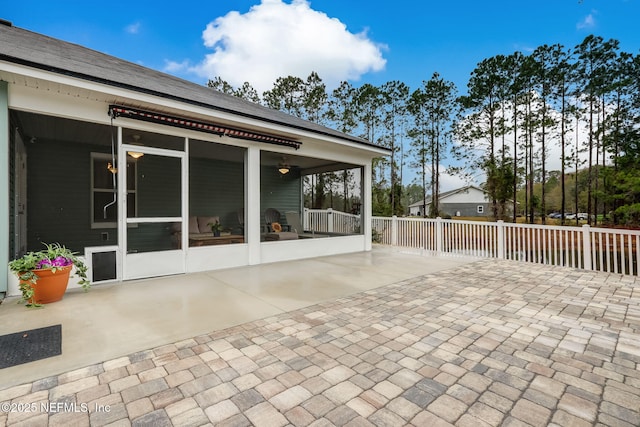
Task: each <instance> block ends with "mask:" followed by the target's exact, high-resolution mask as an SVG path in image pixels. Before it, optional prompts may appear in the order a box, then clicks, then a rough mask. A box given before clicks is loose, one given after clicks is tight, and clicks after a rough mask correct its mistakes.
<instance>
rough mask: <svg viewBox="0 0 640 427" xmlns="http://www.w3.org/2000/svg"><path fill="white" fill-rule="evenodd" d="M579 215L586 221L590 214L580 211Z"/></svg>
mask: <svg viewBox="0 0 640 427" xmlns="http://www.w3.org/2000/svg"><path fill="white" fill-rule="evenodd" d="M577 217H578V219H581V220H584V221H586V220H588V219H589V215H588V214H587V213H586V212H578V214H577Z"/></svg>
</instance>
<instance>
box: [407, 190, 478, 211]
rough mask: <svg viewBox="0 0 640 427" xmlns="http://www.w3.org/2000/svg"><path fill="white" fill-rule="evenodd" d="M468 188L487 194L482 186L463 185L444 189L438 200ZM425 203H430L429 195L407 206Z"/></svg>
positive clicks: (418, 205) (412, 206)
mask: <svg viewBox="0 0 640 427" xmlns="http://www.w3.org/2000/svg"><path fill="white" fill-rule="evenodd" d="M470 188H473V189H475V190H478V191H482V192H483V193H484V194H489V193H487V192H486V191H485V190H483V189H482V188H480V187H478V186H475V185H466V186H464V187H460V188H456V189H455V190H449V191H445V192H443V193H440V197H439V200H440V201H442V200H444V199H446V198H447V197H451V196H453V195H454V194H458V193H463V192H466V191H467V190H469V189H470ZM425 204H427V205H429V204H431V197H427V199H426V200H420V201H419V202H415V203H412V204H410V205H409V207H410V208H415V207H421V206H423V205H425Z"/></svg>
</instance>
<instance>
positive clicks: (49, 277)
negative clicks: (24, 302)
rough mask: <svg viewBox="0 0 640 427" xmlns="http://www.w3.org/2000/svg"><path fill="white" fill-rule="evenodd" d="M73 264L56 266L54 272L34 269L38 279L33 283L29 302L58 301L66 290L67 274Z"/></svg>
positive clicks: (45, 302) (44, 302) (46, 302)
mask: <svg viewBox="0 0 640 427" xmlns="http://www.w3.org/2000/svg"><path fill="white" fill-rule="evenodd" d="M72 267H73V265H69V266H67V267H60V268H57V269H56V271H55V273H54V272H53V270H50V269H42V270H34V271H33V272H34V273H35V274H36V276H38V281H37V282H36V284H35V285H33V298H32V299H31V301H28V302H29V303H30V304H33V303H35V304H49V303H51V302H56V301H60V300H61V299H62V297H63V296H64V293H65V292H66V291H67V285H68V284H69V275H70V274H71V268H72Z"/></svg>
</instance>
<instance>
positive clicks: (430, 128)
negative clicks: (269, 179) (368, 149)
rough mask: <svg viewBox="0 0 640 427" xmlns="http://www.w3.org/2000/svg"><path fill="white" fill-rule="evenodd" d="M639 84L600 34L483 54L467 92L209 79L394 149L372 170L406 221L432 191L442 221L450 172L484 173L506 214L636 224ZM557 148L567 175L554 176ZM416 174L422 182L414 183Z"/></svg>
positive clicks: (387, 204) (376, 207) (379, 200)
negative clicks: (409, 177) (443, 183)
mask: <svg viewBox="0 0 640 427" xmlns="http://www.w3.org/2000/svg"><path fill="white" fill-rule="evenodd" d="M639 85H640V56H639V55H638V54H631V53H627V52H623V51H621V50H620V46H619V42H618V41H617V40H613V39H611V40H604V39H603V38H602V37H598V36H594V35H590V36H587V37H586V38H585V39H584V40H583V41H582V42H581V43H580V44H578V45H577V46H575V47H573V48H566V47H564V46H562V45H560V44H555V45H543V46H539V47H538V48H536V49H535V50H533V51H532V52H531V53H529V54H524V53H522V52H514V53H512V54H510V55H496V56H493V57H491V58H487V59H484V60H483V61H481V62H480V63H478V64H477V66H476V68H475V69H474V70H473V71H472V72H471V74H470V77H469V80H468V83H467V87H466V92H465V93H464V94H460V92H459V89H458V88H457V87H456V86H455V84H453V83H452V82H451V81H447V80H446V79H444V78H443V77H442V76H440V74H439V73H437V72H436V73H434V74H433V75H432V76H431V77H430V78H429V79H428V80H424V81H423V82H422V85H421V86H420V87H418V88H416V89H413V90H412V89H411V88H409V86H408V85H406V84H405V83H403V82H401V81H397V80H394V81H389V82H387V83H384V84H382V85H380V86H374V85H371V84H368V83H365V84H363V85H361V86H360V87H354V86H353V85H352V84H351V83H349V82H346V81H344V82H342V83H341V84H340V85H339V86H338V87H337V88H336V89H334V90H332V91H331V92H328V91H327V89H326V85H325V84H324V83H323V82H322V79H321V78H320V76H319V75H318V74H317V73H316V72H312V73H311V74H310V75H309V76H308V77H307V78H306V80H305V79H302V78H300V77H295V76H288V77H280V78H278V79H277V80H276V81H275V82H274V85H273V88H272V89H270V90H267V91H265V92H264V93H263V94H262V95H259V94H258V92H257V91H256V90H255V89H254V88H253V87H252V86H251V84H250V83H248V82H247V83H244V84H243V85H242V86H240V87H238V88H235V87H233V86H231V85H230V84H228V83H227V82H225V81H224V80H222V79H221V78H219V77H217V78H215V79H214V80H210V81H209V83H208V86H210V87H212V88H214V89H217V90H219V91H221V92H224V93H228V94H231V95H234V96H238V97H240V98H243V99H246V100H249V101H252V102H256V103H260V104H262V105H265V106H267V107H269V108H273V109H277V110H281V111H284V112H287V113H289V114H292V115H294V116H297V117H300V118H303V119H307V120H310V121H313V122H316V123H319V124H322V125H326V126H329V127H332V128H334V129H336V130H339V131H341V132H345V133H348V134H351V135H355V136H359V137H362V138H364V139H366V140H368V141H370V142H372V143H374V144H378V145H382V146H385V147H387V148H389V149H390V150H391V156H390V157H389V158H380V159H376V160H374V164H373V168H372V174H373V177H372V178H373V180H372V182H373V184H374V185H373V189H372V191H373V211H374V214H376V215H404V214H405V213H406V206H407V204H408V203H411V202H416V201H417V200H427V199H428V197H429V196H430V197H431V200H432V201H433V202H432V203H430V210H429V211H428V212H427V211H426V209H424V207H423V209H422V210H421V212H424V214H425V215H426V216H432V217H433V216H437V215H439V214H440V209H439V194H440V177H441V175H442V174H443V173H444V172H445V171H446V172H447V173H449V174H457V175H459V176H462V177H464V178H465V180H467V181H468V182H471V181H472V180H474V179H478V177H479V176H480V177H481V180H482V181H483V183H482V187H483V188H484V189H485V191H486V192H487V194H488V197H489V199H490V202H491V206H492V215H493V217H494V218H496V219H506V220H513V221H516V216H517V215H524V216H525V217H526V218H527V221H528V222H534V221H535V219H536V217H538V216H541V217H542V221H543V222H544V221H545V217H546V214H548V213H549V212H551V211H552V210H553V211H559V212H560V213H561V222H562V223H563V224H564V223H565V217H564V215H565V213H567V212H578V211H581V212H586V213H587V214H588V217H589V222H590V223H591V222H592V221H598V218H608V220H610V221H612V222H615V223H623V224H627V225H634V224H635V225H638V224H640V168H639V166H640V138H639V137H640V135H639V130H640V114H639V113H640V111H639V110H640V87H639ZM552 149H555V150H554V151H559V153H560V154H559V157H560V159H559V160H560V170H550V169H549V163H550V158H549V156H550V152H551V150H552ZM554 160H556V161H557V158H556V159H554ZM447 161H448V163H449V164H450V166H447V167H444V166H443V164H445V162H447ZM410 170H411V171H412V172H415V173H414V174H415V176H416V177H417V178H416V179H415V182H413V183H411V184H410V185H407V186H404V185H403V184H402V183H403V175H404V174H405V173H408V171H410ZM572 179H573V180H574V181H575V182H574V183H573V185H571V180H572ZM552 187H553V196H552V195H551V193H550V190H551V188H552ZM556 187H559V189H558V188H556ZM418 189H419V191H417V190H418ZM420 193H421V194H420ZM558 193H559V194H560V196H559V200H558V197H557V194H558ZM408 195H410V196H409V197H410V198H408ZM414 197H415V198H418V199H417V200H416V199H412V198H414ZM552 199H553V202H551V200H552ZM425 204H426V203H425Z"/></svg>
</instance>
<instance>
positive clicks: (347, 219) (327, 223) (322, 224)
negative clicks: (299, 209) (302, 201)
mask: <svg viewBox="0 0 640 427" xmlns="http://www.w3.org/2000/svg"><path fill="white" fill-rule="evenodd" d="M303 224H304V229H305V230H310V231H317V232H321V233H340V234H357V233H360V232H361V230H360V215H354V214H350V213H346V212H340V211H334V210H333V209H331V208H329V209H307V208H305V209H304V223H303Z"/></svg>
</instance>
